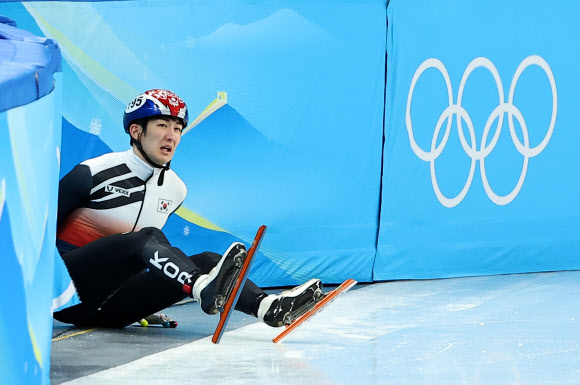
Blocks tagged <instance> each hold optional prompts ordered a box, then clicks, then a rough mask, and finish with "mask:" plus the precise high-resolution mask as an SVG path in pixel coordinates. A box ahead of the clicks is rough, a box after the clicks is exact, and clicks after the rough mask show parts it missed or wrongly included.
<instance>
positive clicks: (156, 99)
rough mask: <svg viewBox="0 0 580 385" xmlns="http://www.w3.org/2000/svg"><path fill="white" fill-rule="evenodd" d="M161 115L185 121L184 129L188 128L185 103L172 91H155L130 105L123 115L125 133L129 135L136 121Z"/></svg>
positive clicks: (144, 94) (148, 92) (147, 92)
mask: <svg viewBox="0 0 580 385" xmlns="http://www.w3.org/2000/svg"><path fill="white" fill-rule="evenodd" d="M159 115H166V116H174V117H176V118H179V119H181V120H182V121H183V127H184V128H185V127H186V126H187V122H188V115H187V106H186V105H185V102H184V101H183V100H181V98H180V97H179V96H177V95H176V94H174V93H173V92H171V91H167V90H160V89H154V90H149V91H146V92H144V93H142V94H141V95H139V96H137V97H136V98H135V99H133V101H132V102H131V103H129V105H128V106H127V108H126V109H125V114H124V115H123V127H124V128H125V132H126V133H129V127H130V126H131V123H132V122H134V121H135V120H138V119H143V118H148V117H153V116H159Z"/></svg>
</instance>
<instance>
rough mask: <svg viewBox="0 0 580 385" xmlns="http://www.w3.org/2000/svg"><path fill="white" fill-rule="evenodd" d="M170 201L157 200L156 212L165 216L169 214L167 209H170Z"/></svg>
mask: <svg viewBox="0 0 580 385" xmlns="http://www.w3.org/2000/svg"><path fill="white" fill-rule="evenodd" d="M171 203H172V202H171V201H168V200H167V199H161V198H159V205H158V206H157V211H158V212H160V213H165V214H167V213H168V212H169V209H170V208H171Z"/></svg>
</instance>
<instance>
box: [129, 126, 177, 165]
mask: <svg viewBox="0 0 580 385" xmlns="http://www.w3.org/2000/svg"><path fill="white" fill-rule="evenodd" d="M182 130H183V125H182V123H181V120H179V119H176V118H173V117H165V116H163V117H159V118H155V119H151V120H149V122H147V129H146V130H143V128H142V127H141V126H140V125H138V124H132V125H131V127H130V128H129V131H130V133H131V136H132V137H133V138H135V139H138V140H140V141H141V146H142V147H143V150H144V151H145V153H146V154H147V156H148V157H149V158H151V160H152V161H153V162H155V163H157V164H160V165H161V164H165V163H167V162H169V161H170V160H171V159H172V158H173V155H174V154H175V150H176V149H177V146H178V145H179V142H180V141H181V131H182ZM136 154H137V155H138V156H139V157H140V158H142V159H143V156H142V155H141V152H140V151H136ZM143 160H145V159H143Z"/></svg>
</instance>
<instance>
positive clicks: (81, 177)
mask: <svg viewBox="0 0 580 385" xmlns="http://www.w3.org/2000/svg"><path fill="white" fill-rule="evenodd" d="M92 188H93V178H92V175H91V170H90V169H89V166H85V165H82V164H79V165H77V166H76V167H75V168H73V169H72V170H71V171H70V172H69V173H68V174H66V175H65V176H64V177H63V178H62V179H61V180H60V183H59V185H58V215H57V220H56V222H57V226H60V225H61V224H62V222H64V221H65V220H66V218H67V217H68V216H69V215H70V213H72V212H73V211H74V210H76V209H77V208H79V207H81V206H82V205H83V204H84V203H86V202H88V201H89V197H90V195H91V189H92Z"/></svg>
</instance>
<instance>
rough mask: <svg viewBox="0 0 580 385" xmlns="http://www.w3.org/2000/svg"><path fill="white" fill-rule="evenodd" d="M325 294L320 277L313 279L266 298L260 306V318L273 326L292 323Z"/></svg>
mask: <svg viewBox="0 0 580 385" xmlns="http://www.w3.org/2000/svg"><path fill="white" fill-rule="evenodd" d="M323 296H324V294H323V293H322V282H320V280H319V279H311V280H310V281H308V282H306V283H303V284H302V285H300V286H296V287H295V288H293V289H290V290H286V291H283V292H281V293H280V294H271V295H269V296H267V297H266V298H264V299H263V300H262V302H260V307H259V308H258V318H259V319H261V320H262V321H264V322H265V323H266V324H267V325H270V326H273V327H280V326H283V325H290V324H291V323H292V322H293V321H294V320H295V319H296V318H298V317H300V316H301V315H302V314H304V313H306V312H307V311H308V310H309V309H311V308H312V307H313V306H314V304H315V303H316V302H318V301H320V299H322V297H323Z"/></svg>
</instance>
